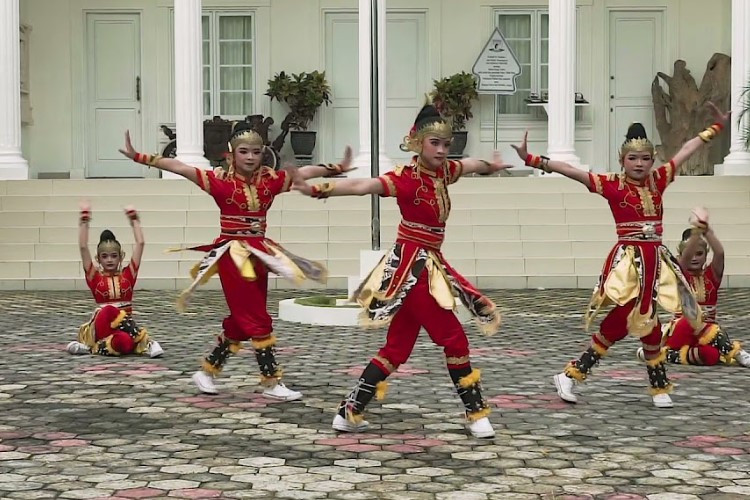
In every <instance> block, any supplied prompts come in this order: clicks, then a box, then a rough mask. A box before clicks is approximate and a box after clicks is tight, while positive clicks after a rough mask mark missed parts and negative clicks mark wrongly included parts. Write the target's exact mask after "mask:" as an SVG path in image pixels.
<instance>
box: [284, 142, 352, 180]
mask: <svg viewBox="0 0 750 500" xmlns="http://www.w3.org/2000/svg"><path fill="white" fill-rule="evenodd" d="M352 170H355V168H352V148H351V147H349V146H347V147H346V149H344V159H343V160H342V161H341V163H321V164H319V165H305V166H304V167H300V168H298V169H297V173H298V175H299V176H300V177H301V178H302V179H303V180H306V179H314V178H316V177H330V176H332V175H338V174H342V173H344V172H351V171H352Z"/></svg>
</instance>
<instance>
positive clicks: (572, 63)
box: [547, 0, 584, 168]
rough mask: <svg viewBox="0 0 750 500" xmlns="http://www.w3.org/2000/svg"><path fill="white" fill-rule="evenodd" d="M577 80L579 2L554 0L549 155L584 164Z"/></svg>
mask: <svg viewBox="0 0 750 500" xmlns="http://www.w3.org/2000/svg"><path fill="white" fill-rule="evenodd" d="M575 81H576V2H575V0H550V1H549V84H548V86H549V104H548V106H547V118H548V121H547V156H549V157H550V159H552V160H559V161H564V162H567V163H570V164H571V165H574V166H576V167H581V159H580V158H578V156H576V152H575ZM582 168H584V167H582Z"/></svg>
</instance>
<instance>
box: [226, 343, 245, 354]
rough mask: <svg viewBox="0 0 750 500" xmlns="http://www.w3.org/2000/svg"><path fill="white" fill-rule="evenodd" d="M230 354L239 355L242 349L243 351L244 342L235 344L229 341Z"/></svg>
mask: <svg viewBox="0 0 750 500" xmlns="http://www.w3.org/2000/svg"><path fill="white" fill-rule="evenodd" d="M229 342H230V344H229V352H231V353H232V354H237V353H238V352H240V349H242V342H234V341H232V340H230V341H229Z"/></svg>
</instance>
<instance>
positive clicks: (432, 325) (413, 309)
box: [378, 271, 469, 368]
mask: <svg viewBox="0 0 750 500" xmlns="http://www.w3.org/2000/svg"><path fill="white" fill-rule="evenodd" d="M427 276H428V273H427V272H426V271H425V272H423V273H422V275H421V276H420V277H419V280H418V281H417V283H416V284H415V285H414V287H413V288H412V289H411V290H410V291H409V293H408V294H407V295H406V298H405V299H404V303H403V304H402V305H401V308H400V309H399V310H398V312H397V313H396V315H395V316H394V317H393V320H392V321H391V325H390V327H389V328H388V335H387V337H386V342H385V346H384V347H383V348H382V349H380V351H378V355H379V356H380V357H382V358H385V359H387V360H388V361H389V362H390V363H391V364H392V365H393V366H394V368H397V367H398V365H401V364H403V363H405V362H406V360H407V359H409V356H410V355H411V351H412V349H414V344H415V343H416V341H417V337H418V336H419V330H420V328H421V327H424V329H425V330H427V333H428V334H429V336H430V338H431V339H432V341H433V342H435V343H436V344H437V345H439V346H441V347H442V348H443V351H444V352H445V356H446V357H455V358H460V357H466V356H468V355H469V339H468V338H466V333H465V332H464V329H463V327H462V326H461V323H460V322H459V321H458V318H456V315H455V314H454V313H453V311H449V310H447V309H443V308H442V307H440V306H439V305H438V303H437V302H436V301H435V299H434V298H433V297H432V295H430V286H429V283H428V279H427ZM462 364H468V360H467V361H466V362H465V363H462Z"/></svg>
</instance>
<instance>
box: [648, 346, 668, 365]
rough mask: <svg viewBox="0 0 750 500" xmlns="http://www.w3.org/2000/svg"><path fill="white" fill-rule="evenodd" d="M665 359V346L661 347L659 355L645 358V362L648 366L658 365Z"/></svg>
mask: <svg viewBox="0 0 750 500" xmlns="http://www.w3.org/2000/svg"><path fill="white" fill-rule="evenodd" d="M666 359H667V348H666V347H663V348H662V350H661V352H660V353H659V355H658V356H656V357H655V358H654V359H647V360H646V364H647V365H648V366H650V367H654V366H659V365H660V364H662V363H664V361H665V360H666Z"/></svg>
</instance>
